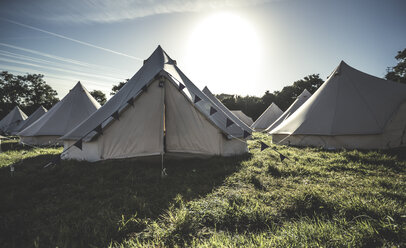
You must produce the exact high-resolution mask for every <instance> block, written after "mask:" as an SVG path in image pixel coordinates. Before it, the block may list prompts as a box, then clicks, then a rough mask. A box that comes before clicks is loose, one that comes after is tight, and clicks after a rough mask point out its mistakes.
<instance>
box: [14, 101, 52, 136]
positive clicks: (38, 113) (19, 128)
mask: <svg viewBox="0 0 406 248" xmlns="http://www.w3.org/2000/svg"><path fill="white" fill-rule="evenodd" d="M47 111H48V110H47V109H46V108H44V107H43V106H39V107H38V108H37V110H35V111H34V113H32V114H31V115H30V116H29V117H28V118H27V119H26V120H25V121H23V122H21V123H20V125H18V126H17V127H16V128H15V130H14V131H13V133H12V134H13V135H15V134H17V133H18V132H20V131H22V130H24V129H25V128H26V127H28V126H29V125H31V124H32V123H34V122H35V121H36V120H38V119H39V118H41V116H43V115H44V114H45V113H46V112H47Z"/></svg>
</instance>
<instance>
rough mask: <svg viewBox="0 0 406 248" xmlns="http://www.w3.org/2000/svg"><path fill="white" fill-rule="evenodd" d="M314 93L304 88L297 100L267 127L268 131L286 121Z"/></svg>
mask: <svg viewBox="0 0 406 248" xmlns="http://www.w3.org/2000/svg"><path fill="white" fill-rule="evenodd" d="M311 96H312V94H310V92H309V91H307V90H306V89H304V90H303V92H302V93H300V95H299V96H298V97H297V98H296V100H295V101H294V102H293V103H292V105H290V106H289V108H288V109H287V110H286V111H285V112H283V114H282V115H281V116H280V117H279V118H278V119H277V120H276V121H275V122H274V123H272V124H271V125H270V126H269V127H268V128H267V129H266V131H267V132H270V131H272V129H274V128H275V127H277V126H278V125H279V124H281V123H282V122H283V121H285V120H286V119H287V118H288V117H289V116H291V115H292V114H293V113H294V112H295V111H296V110H297V109H298V108H299V107H300V106H302V105H303V103H305V102H306V101H307V100H308V99H309V98H310V97H311Z"/></svg>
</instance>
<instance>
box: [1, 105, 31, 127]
mask: <svg viewBox="0 0 406 248" xmlns="http://www.w3.org/2000/svg"><path fill="white" fill-rule="evenodd" d="M25 119H27V115H26V114H25V113H24V112H23V111H22V110H21V109H20V108H19V107H18V106H15V107H14V108H13V110H11V111H10V113H8V114H7V115H6V116H5V117H4V118H3V119H2V120H1V121H0V131H1V132H2V133H4V134H11V133H13V132H14V131H15V129H16V128H17V126H18V125H19V124H20V123H22V122H23V121H24V120H25Z"/></svg>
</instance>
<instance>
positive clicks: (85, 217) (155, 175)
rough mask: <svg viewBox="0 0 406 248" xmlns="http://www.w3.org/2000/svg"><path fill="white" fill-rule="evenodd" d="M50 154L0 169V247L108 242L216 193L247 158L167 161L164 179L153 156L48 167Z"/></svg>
mask: <svg viewBox="0 0 406 248" xmlns="http://www.w3.org/2000/svg"><path fill="white" fill-rule="evenodd" d="M51 159H52V155H39V156H36V157H34V158H29V159H25V160H23V161H22V163H18V164H16V165H15V168H16V171H15V175H14V176H13V177H11V176H10V171H9V167H5V168H4V167H3V168H0V200H1V202H2V204H0V233H2V235H1V238H0V243H1V244H3V245H5V246H7V247H29V246H32V245H34V246H35V245H38V246H45V247H49V246H59V247H84V246H91V245H94V246H98V247H99V246H106V245H108V243H109V242H110V241H111V240H117V241H120V240H121V239H122V238H124V237H125V236H126V235H127V234H129V233H131V232H134V231H140V230H142V229H143V228H144V225H145V221H148V220H153V219H156V218H158V217H159V216H160V215H161V214H162V213H163V212H164V210H165V209H167V208H168V207H169V206H170V205H171V204H173V203H174V201H175V200H174V198H176V197H179V195H181V196H182V198H183V199H184V200H191V199H194V198H197V197H201V196H204V195H205V194H207V193H209V192H211V191H212V190H213V188H215V187H216V186H218V185H221V184H222V183H223V180H224V179H225V178H226V177H227V176H229V175H231V174H232V173H234V172H235V171H237V170H238V169H239V168H240V163H241V162H242V161H243V160H246V159H248V157H247V156H241V157H234V158H221V157H213V158H209V159H187V160H170V161H165V167H166V168H167V173H168V176H167V177H165V178H161V164H160V161H159V162H157V161H155V160H151V161H148V160H147V161H145V160H143V161H139V160H112V161H104V162H99V163H88V162H77V161H63V162H62V164H61V165H59V166H55V167H51V168H46V169H43V166H44V164H46V163H47V162H48V161H50V160H51ZM130 219H131V220H133V223H132V225H131V227H130V228H128V227H125V228H123V227H124V223H125V222H127V221H128V220H130ZM134 220H135V221H134ZM143 223H144V224H143Z"/></svg>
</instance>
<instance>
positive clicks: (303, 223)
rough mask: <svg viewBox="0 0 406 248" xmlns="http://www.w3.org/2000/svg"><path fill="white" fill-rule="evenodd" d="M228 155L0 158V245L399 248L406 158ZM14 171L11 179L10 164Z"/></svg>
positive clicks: (404, 153) (16, 153) (18, 152)
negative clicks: (91, 160)
mask: <svg viewBox="0 0 406 248" xmlns="http://www.w3.org/2000/svg"><path fill="white" fill-rule="evenodd" d="M259 140H263V141H264V142H265V143H267V144H270V138H269V137H267V136H264V135H261V134H255V136H254V139H253V140H251V141H249V148H250V154H249V155H247V156H242V157H236V158H218V157H216V158H211V159H206V160H202V159H188V160H182V161H180V160H173V161H166V163H165V165H166V167H167V172H168V176H167V177H165V178H161V177H160V163H159V162H158V161H154V160H151V161H138V160H122V161H106V162H99V163H87V162H73V161H63V162H62V164H61V165H58V166H52V167H48V168H43V166H44V165H45V164H46V163H47V162H48V161H50V160H51V159H52V157H53V156H54V154H57V153H59V152H61V148H58V149H28V148H27V147H21V146H18V145H16V144H15V143H13V142H8V144H7V143H6V144H4V143H3V145H2V147H3V151H4V152H3V153H2V154H0V244H1V245H0V246H2V247H56V246H58V247H108V246H110V247H139V246H150V247H157V246H158V247H163V246H169V247H173V246H180V247H183V246H202V247H213V246H214V247H222V246H225V247H233V246H235V247H240V246H244V247H270V246H274V247H306V246H307V247H318V246H321V247H406V150H404V149H403V150H397V151H325V150H321V149H317V148H304V149H301V148H292V147H285V146H272V147H273V148H275V149H277V150H278V151H279V152H281V153H283V154H285V155H286V156H287V157H288V158H289V159H290V160H287V159H286V160H284V161H283V162H281V161H280V159H279V155H278V154H277V153H275V152H274V151H272V150H271V149H267V150H265V151H263V152H260V151H259ZM11 164H14V165H15V168H16V171H15V175H14V176H10V168H9V165H11Z"/></svg>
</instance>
